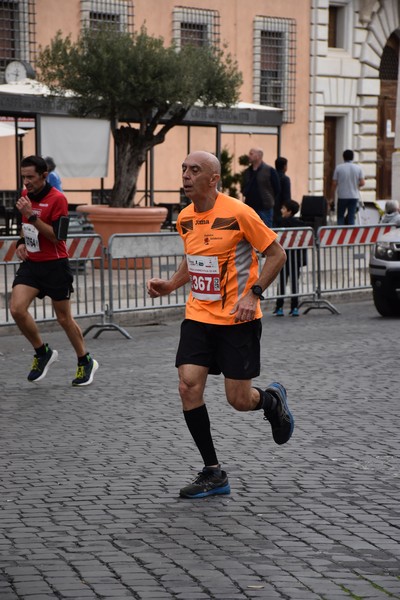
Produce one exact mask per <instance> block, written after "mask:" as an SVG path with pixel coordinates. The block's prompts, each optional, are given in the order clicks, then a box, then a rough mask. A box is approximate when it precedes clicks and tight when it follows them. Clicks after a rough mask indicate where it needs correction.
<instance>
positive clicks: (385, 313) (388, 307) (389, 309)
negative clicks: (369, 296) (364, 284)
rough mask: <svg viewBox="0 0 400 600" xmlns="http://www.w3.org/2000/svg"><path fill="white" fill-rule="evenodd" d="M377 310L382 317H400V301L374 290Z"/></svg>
mask: <svg viewBox="0 0 400 600" xmlns="http://www.w3.org/2000/svg"><path fill="white" fill-rule="evenodd" d="M373 298H374V304H375V308H376V310H377V311H378V313H379V314H380V315H382V317H400V300H399V299H398V298H388V297H387V296H385V295H384V294H383V293H382V291H381V290H377V289H376V288H373Z"/></svg>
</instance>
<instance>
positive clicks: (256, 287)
mask: <svg viewBox="0 0 400 600" xmlns="http://www.w3.org/2000/svg"><path fill="white" fill-rule="evenodd" d="M251 291H252V292H253V294H254V295H255V296H258V297H259V298H260V300H264V296H263V295H262V293H263V291H262V287H261V286H260V285H253V287H252V288H251Z"/></svg>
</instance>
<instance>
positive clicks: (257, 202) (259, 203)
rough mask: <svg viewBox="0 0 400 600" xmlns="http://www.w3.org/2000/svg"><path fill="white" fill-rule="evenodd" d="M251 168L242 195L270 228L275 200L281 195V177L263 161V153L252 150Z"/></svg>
mask: <svg viewBox="0 0 400 600" xmlns="http://www.w3.org/2000/svg"><path fill="white" fill-rule="evenodd" d="M249 162H250V166H249V167H248V168H247V169H246V170H245V172H244V174H243V184H242V194H243V196H244V201H245V203H246V204H248V205H249V206H251V208H253V209H254V210H255V211H256V213H257V214H258V215H259V216H260V217H261V219H262V220H263V221H264V223H265V224H266V225H267V226H268V227H272V225H273V219H274V205H275V200H276V198H278V196H279V193H280V185H279V177H278V174H277V172H276V171H275V169H274V168H273V167H271V166H270V165H267V164H266V163H265V162H264V161H263V151H262V150H261V149H260V148H251V150H250V151H249Z"/></svg>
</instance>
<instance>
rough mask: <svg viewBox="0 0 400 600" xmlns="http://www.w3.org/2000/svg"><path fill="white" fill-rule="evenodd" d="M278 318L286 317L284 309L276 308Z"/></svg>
mask: <svg viewBox="0 0 400 600" xmlns="http://www.w3.org/2000/svg"><path fill="white" fill-rule="evenodd" d="M273 314H274V315H275V316H276V317H284V316H285V314H284V312H283V308H276V309H275V310H274V313H273Z"/></svg>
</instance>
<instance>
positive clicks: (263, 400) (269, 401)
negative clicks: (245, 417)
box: [254, 387, 276, 412]
mask: <svg viewBox="0 0 400 600" xmlns="http://www.w3.org/2000/svg"><path fill="white" fill-rule="evenodd" d="M255 389H256V390H257V392H258V393H259V394H260V401H259V403H258V404H257V406H256V407H255V409H254V410H261V409H263V410H266V411H267V412H270V411H273V410H274V409H275V407H276V399H275V397H274V396H273V395H272V394H271V393H270V392H266V391H265V390H262V389H260V388H258V387H256V388H255Z"/></svg>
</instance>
